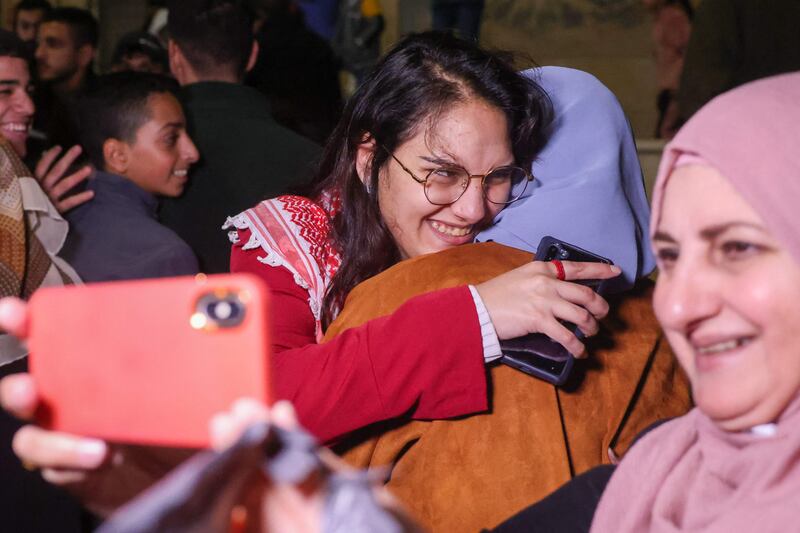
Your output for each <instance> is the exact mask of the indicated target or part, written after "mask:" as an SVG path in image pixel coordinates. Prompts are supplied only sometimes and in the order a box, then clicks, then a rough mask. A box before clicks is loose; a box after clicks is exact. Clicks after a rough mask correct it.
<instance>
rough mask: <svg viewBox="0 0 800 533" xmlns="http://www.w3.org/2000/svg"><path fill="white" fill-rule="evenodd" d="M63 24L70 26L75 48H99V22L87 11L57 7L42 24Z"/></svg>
mask: <svg viewBox="0 0 800 533" xmlns="http://www.w3.org/2000/svg"><path fill="white" fill-rule="evenodd" d="M47 22H61V23H63V24H66V25H67V26H69V29H70V33H71V34H72V41H73V43H74V45H75V48H80V47H81V46H83V45H85V44H88V45H91V46H92V48H97V20H95V18H94V16H93V15H92V13H91V12H90V11H88V10H86V9H80V8H77V7H57V8H55V9H53V10H52V11H50V12H48V13H46V14H45V16H44V18H43V19H42V24H45V23H47Z"/></svg>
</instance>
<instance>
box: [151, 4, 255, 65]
mask: <svg viewBox="0 0 800 533" xmlns="http://www.w3.org/2000/svg"><path fill="white" fill-rule="evenodd" d="M167 7H168V8H169V17H168V19H167V32H168V33H169V38H170V39H172V40H173V41H175V43H176V44H177V45H178V46H179V47H180V49H181V52H183V55H184V56H185V57H186V59H187V60H188V61H189V63H191V65H192V68H194V69H195V70H196V71H197V72H198V73H199V74H201V75H204V74H206V75H207V74H212V73H215V72H219V71H221V70H223V71H226V72H230V73H233V74H235V75H236V76H237V77H240V76H242V75H243V74H244V72H245V68H246V67H247V59H248V58H249V57H250V50H251V49H252V47H253V15H252V11H251V10H250V9H248V8H247V7H246V6H245V5H244V4H243V2H241V1H239V0H168V1H167Z"/></svg>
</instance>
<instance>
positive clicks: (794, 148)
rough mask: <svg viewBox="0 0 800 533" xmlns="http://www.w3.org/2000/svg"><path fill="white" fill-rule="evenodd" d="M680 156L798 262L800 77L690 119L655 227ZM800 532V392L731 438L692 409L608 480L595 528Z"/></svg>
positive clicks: (673, 152)
mask: <svg viewBox="0 0 800 533" xmlns="http://www.w3.org/2000/svg"><path fill="white" fill-rule="evenodd" d="M682 155H684V157H685V155H689V156H692V157H694V156H696V157H699V158H701V159H702V160H704V161H706V162H707V164H709V165H711V166H713V167H714V168H716V169H717V170H718V171H719V172H720V173H721V174H722V175H723V176H725V178H726V179H728V180H729V182H730V183H731V184H732V185H733V186H734V188H735V189H736V190H737V191H738V192H739V193H740V194H741V195H742V197H744V199H745V200H747V202H748V203H749V204H750V205H751V206H752V207H753V208H754V209H755V211H756V212H757V213H758V214H759V216H761V218H762V219H763V220H764V223H765V224H766V226H767V227H768V228H769V230H770V231H771V232H772V234H773V235H774V236H775V237H776V238H777V239H778V240H779V241H780V242H781V243H782V244H783V246H785V247H786V249H787V250H789V252H790V253H791V254H792V256H793V257H794V258H795V260H796V261H797V262H798V263H800V216H798V215H797V213H798V211H799V210H800V73H793V74H784V75H781V76H775V77H772V78H767V79H764V80H759V81H756V82H753V83H750V84H747V85H744V86H742V87H739V88H737V89H734V90H733V91H730V92H728V93H725V94H723V95H721V96H719V97H717V98H715V99H714V100H712V101H711V102H710V103H709V104H707V105H706V106H705V107H703V108H702V109H701V110H700V111H699V112H698V113H697V114H696V115H695V116H694V117H692V119H691V120H690V121H689V122H688V123H687V124H686V125H685V126H684V127H683V128H682V129H681V131H679V132H678V134H677V136H676V137H675V139H674V140H673V141H672V142H671V143H670V144H669V145H668V146H667V147H666V149H665V152H664V157H663V159H662V161H661V166H660V168H659V174H658V178H657V180H656V186H655V191H654V195H653V212H652V219H651V224H650V229H651V231H654V230H655V228H656V227H657V226H658V221H659V217H660V214H661V207H662V202H663V198H664V189H665V187H666V184H667V181H668V179H669V176H670V174H671V173H672V171H673V169H674V168H675V164H676V162H677V161H678V160H679V158H680V157H681V156H682ZM708 201H709V202H713V201H714V199H713V198H709V199H708ZM798 326H800V325H798ZM787 342H792V339H787ZM758 429H768V430H769V431H767V432H766V433H767V434H764V432H759V431H756V430H758ZM798 524H800V394H798V395H797V396H796V397H795V399H794V401H793V402H792V403H791V404H790V405H789V406H788V407H787V408H786V409H785V410H784V412H783V413H782V414H781V416H780V419H779V420H778V421H777V423H776V424H774V425H770V426H769V427H767V428H754V430H753V431H750V432H741V433H730V432H726V431H723V430H721V429H720V428H718V427H717V426H716V425H715V424H714V423H713V422H712V421H711V420H710V419H709V418H708V417H706V416H705V415H704V414H703V413H702V412H701V411H700V410H699V409H694V410H693V411H692V412H690V413H689V414H688V415H686V416H683V417H681V418H678V419H675V420H673V421H671V422H668V423H666V424H664V425H662V426H660V427H659V428H657V429H655V430H653V431H652V432H650V433H649V434H647V436H645V437H644V438H643V439H642V440H641V442H639V443H637V444H636V445H635V446H634V447H633V448H632V449H631V450H630V452H629V453H628V454H627V456H626V457H625V459H624V460H623V461H622V463H621V464H620V465H619V467H618V468H617V470H616V472H615V473H614V475H613V476H612V477H611V481H610V482H609V485H608V487H607V488H606V490H605V492H604V493H603V497H602V498H601V500H600V505H599V507H598V509H597V512H596V514H595V517H594V521H593V523H592V530H591V531H592V533H606V532H612V531H613V532H615V533H617V532H619V533H634V532H635V533H639V532H652V533H661V532H681V531H696V532H700V531H702V532H704V533H730V532H734V531H758V532H759V533H771V532H775V533H777V532H783V531H788V530H793V529H794V528H797V527H798Z"/></svg>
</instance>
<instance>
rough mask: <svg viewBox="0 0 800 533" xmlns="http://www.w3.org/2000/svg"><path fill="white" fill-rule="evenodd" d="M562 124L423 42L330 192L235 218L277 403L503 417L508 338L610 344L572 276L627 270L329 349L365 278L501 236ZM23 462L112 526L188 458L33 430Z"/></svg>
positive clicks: (337, 147)
mask: <svg viewBox="0 0 800 533" xmlns="http://www.w3.org/2000/svg"><path fill="white" fill-rule="evenodd" d="M549 115H550V106H549V101H548V99H547V97H546V95H545V93H544V92H543V91H542V90H541V89H540V88H539V87H538V86H537V85H536V84H535V83H533V82H531V81H530V80H529V79H528V78H526V77H524V76H522V75H519V74H518V73H517V72H516V71H515V70H514V69H513V67H512V66H511V64H510V63H509V62H507V61H506V60H505V59H504V58H502V57H500V56H498V55H495V54H491V53H488V52H486V51H483V50H481V49H479V48H477V47H476V46H475V45H474V44H471V43H467V42H463V41H460V40H458V39H456V38H454V37H451V36H447V35H440V34H420V35H415V36H410V37H408V38H406V39H404V40H403V41H402V42H400V43H399V44H398V45H397V47H395V48H394V49H393V50H392V51H391V52H390V53H389V54H388V55H387V56H386V57H385V58H384V59H383V60H382V61H381V63H380V64H379V65H378V66H377V68H376V69H375V71H373V73H372V74H371V75H370V76H368V77H367V79H366V80H365V82H364V84H363V85H362V86H361V87H360V88H359V89H358V91H357V92H356V94H355V95H354V96H353V97H352V98H351V100H350V101H349V103H348V105H347V108H346V110H345V112H344V115H343V118H342V120H341V121H340V123H339V125H338V126H337V128H336V130H335V131H334V133H333V134H332V136H331V139H330V141H329V143H328V145H327V148H326V150H325V152H324V154H323V160H322V162H321V164H320V168H319V172H318V179H317V180H316V182H315V191H314V193H313V194H311V195H310V196H309V197H308V198H303V197H299V196H282V197H278V198H274V199H271V200H266V201H264V202H261V203H259V204H258V205H256V206H255V207H254V208H252V209H249V210H247V211H245V212H243V213H241V214H239V215H237V216H235V217H231V218H230V219H229V220H228V222H227V224H226V228H227V229H228V230H229V231H230V236H231V239H232V240H233V241H234V243H235V244H234V246H233V250H232V256H231V270H233V271H238V272H245V271H246V272H253V273H255V274H256V275H258V276H261V277H262V278H263V279H264V280H265V281H266V282H267V283H268V284H269V287H270V289H271V292H272V306H271V309H272V317H271V320H272V323H271V324H270V327H271V331H272V340H273V370H274V372H273V376H274V377H273V379H274V385H275V389H274V390H275V392H276V396H277V398H278V399H290V400H291V401H292V402H294V404H295V405H296V409H297V411H298V415H299V418H300V421H301V422H302V423H303V424H304V425H306V427H308V428H309V429H310V430H311V431H312V432H313V433H315V434H316V436H317V437H318V438H320V439H321V440H323V441H330V440H331V439H334V438H336V437H339V436H341V435H344V434H345V433H348V432H350V431H352V430H355V429H358V428H362V427H364V426H366V425H368V424H371V423H374V422H378V421H383V420H389V419H393V418H397V417H401V416H405V417H414V418H420V419H441V418H450V417H456V416H461V415H468V414H472V413H476V412H481V411H485V410H486V409H487V408H488V399H487V398H488V396H487V382H486V371H485V368H484V364H485V363H486V362H488V361H492V360H494V359H496V358H497V357H499V356H500V350H499V339H508V338H513V337H517V336H521V335H524V334H527V333H532V332H542V333H545V334H547V335H549V336H550V337H552V338H554V339H555V340H557V341H558V342H561V343H562V344H564V345H565V346H566V347H567V348H568V349H569V350H570V352H572V353H573V354H575V355H576V356H582V355H583V354H584V346H583V344H582V343H581V341H580V340H579V339H577V338H576V337H575V335H573V334H572V333H571V332H570V331H569V330H567V329H566V328H565V327H564V326H563V325H562V324H561V322H560V321H562V320H566V321H569V322H572V323H575V324H577V325H578V326H579V327H580V329H581V330H582V331H583V332H584V333H586V334H588V335H592V334H594V333H596V332H597V330H598V324H597V321H598V319H599V318H601V317H603V316H604V315H605V314H606V313H607V311H608V304H607V303H606V302H605V301H604V300H603V299H602V298H601V297H600V296H598V295H596V294H595V293H594V292H593V291H592V290H590V289H589V288H588V287H585V286H583V285H579V284H577V283H573V282H571V281H569V280H580V279H606V278H611V277H613V276H616V275H617V274H619V272H620V271H619V269H618V268H616V267H611V266H608V265H603V264H598V263H569V262H566V261H565V262H564V263H563V265H558V267H557V266H556V265H553V264H549V263H542V262H531V263H529V264H527V265H525V266H523V267H520V268H518V269H516V270H512V271H510V272H508V273H506V274H503V275H501V276H498V277H496V278H494V279H491V280H489V281H487V282H485V283H482V284H479V285H477V286H461V287H453V288H449V289H444V290H440V291H436V292H432V293H428V294H424V295H421V296H418V297H415V298H412V299H410V300H408V301H407V302H406V303H405V304H404V305H403V306H401V307H400V308H399V309H398V310H397V311H395V312H394V313H393V314H391V315H389V316H385V317H382V318H378V319H375V320H371V321H369V322H367V323H365V324H363V325H361V326H359V327H354V328H352V329H349V330H347V331H345V332H344V333H341V334H339V335H338V336H336V337H335V338H334V339H333V340H331V341H330V342H327V343H324V344H319V341H320V339H321V338H322V333H323V330H324V329H325V327H326V326H327V325H328V324H329V323H330V321H331V320H332V319H333V317H334V316H335V315H336V313H337V310H338V309H340V308H342V307H343V306H344V304H345V300H346V297H347V294H348V293H349V292H350V291H351V290H352V289H353V288H354V287H355V286H356V285H357V284H359V283H360V282H361V281H363V280H366V279H367V278H370V277H372V276H374V275H376V274H378V273H380V272H382V271H385V270H386V269H388V268H390V267H391V266H392V265H394V264H396V263H398V262H399V261H402V260H404V259H407V258H412V257H416V256H419V255H422V254H427V253H432V252H437V251H440V250H445V249H448V248H451V247H453V246H458V245H461V244H466V243H469V242H471V241H472V240H473V238H474V235H475V234H476V233H477V232H478V231H480V230H481V229H484V228H486V227H487V226H488V225H490V224H491V223H492V220H493V218H494V217H495V215H497V214H498V213H499V212H500V211H501V210H502V209H503V207H504V206H506V205H508V204H509V203H511V202H513V201H514V200H515V199H516V198H517V197H518V195H520V194H521V192H522V190H523V189H524V187H521V186H519V185H520V183H528V182H529V181H530V180H531V179H533V178H532V177H531V176H530V175H529V172H528V169H530V168H531V163H532V162H533V160H534V158H535V157H536V154H537V152H538V150H539V148H540V147H541V146H543V144H544V139H543V133H542V132H543V131H544V129H545V127H546V126H547V124H548V121H549ZM265 149H269V147H265ZM401 162H402V163H401ZM514 185H517V187H513V186H514ZM512 190H513V191H514V193H512V192H511V191H512ZM559 278H560V279H559ZM25 313H26V311H25V308H24V304H23V303H22V302H19V301H9V300H4V301H2V302H0V322H1V323H2V324H3V327H4V328H5V329H7V330H9V331H14V332H16V333H22V332H23V331H24V327H23V326H22V325H21V324H22V323H23V322H24V320H25ZM0 398H1V399H2V403H3V406H4V407H5V408H6V409H8V410H10V411H12V412H14V413H15V414H17V415H18V416H20V417H23V418H25V417H29V416H30V415H31V414H32V413H33V411H34V410H35V409H36V406H37V405H38V403H39V401H40V399H39V397H38V395H37V393H36V390H35V386H34V384H33V383H32V381H31V380H30V377H29V376H25V375H19V376H15V377H14V379H11V378H6V379H5V380H3V381H2V382H0ZM14 449H15V452H16V453H17V455H18V456H19V457H20V459H21V460H22V461H23V462H24V464H25V465H27V466H28V467H30V468H41V469H42V474H43V476H44V477H45V478H46V479H47V480H49V481H51V482H53V483H56V484H59V485H63V486H65V487H67V488H69V489H70V490H71V491H72V492H73V493H75V494H76V495H77V496H78V497H79V498H80V499H81V501H82V502H83V503H84V504H85V505H87V506H88V507H89V508H90V509H91V510H92V511H94V512H96V513H98V514H100V515H107V514H109V513H110V512H111V511H113V510H114V509H115V508H116V507H117V506H119V505H120V504H122V503H125V502H126V501H127V500H129V499H130V498H131V497H133V496H135V495H136V494H137V493H139V492H140V491H141V490H143V489H144V488H146V487H147V486H148V485H150V484H151V483H152V482H153V481H154V480H155V479H157V478H158V477H160V476H161V475H163V473H165V472H166V471H167V470H168V468H170V467H171V466H173V465H174V464H176V461H177V460H178V459H179V456H180V454H166V455H165V452H164V451H159V450H151V449H149V448H146V447H139V448H131V447H121V446H115V445H110V444H108V443H105V442H103V441H100V440H97V439H93V438H87V437H81V436H75V435H66V434H62V433H55V432H52V431H47V430H45V429H43V428H39V427H36V426H33V425H29V426H25V427H24V428H22V429H21V430H20V431H18V432H17V434H16V436H15V438H14Z"/></svg>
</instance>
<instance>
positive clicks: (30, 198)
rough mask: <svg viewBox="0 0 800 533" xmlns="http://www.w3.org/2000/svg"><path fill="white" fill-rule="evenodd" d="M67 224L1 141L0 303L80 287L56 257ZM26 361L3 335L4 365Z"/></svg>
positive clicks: (0, 351)
mask: <svg viewBox="0 0 800 533" xmlns="http://www.w3.org/2000/svg"><path fill="white" fill-rule="evenodd" d="M67 227H68V226H67V222H66V221H65V220H64V219H63V218H62V217H61V215H59V214H58V212H57V211H56V209H55V207H53V205H52V204H51V203H50V201H49V199H48V198H47V196H46V195H45V193H44V192H43V191H42V189H41V188H40V187H39V184H38V182H37V181H36V180H35V179H34V178H33V177H32V174H31V172H30V171H29V170H28V169H27V168H26V167H25V165H24V164H23V163H22V161H21V160H20V159H19V156H18V155H17V153H16V152H15V151H14V149H13V148H12V146H11V145H10V144H9V143H8V142H7V141H6V140H5V139H3V138H2V137H0V297H4V296H16V297H18V298H23V299H27V298H29V297H30V295H31V294H32V293H33V291H35V290H36V289H37V288H39V287H40V286H43V285H63V284H67V283H75V282H79V278H78V276H77V274H75V272H74V270H72V268H71V267H69V265H67V264H66V263H65V262H64V261H62V260H61V259H59V258H58V257H56V256H55V254H56V253H57V252H58V251H59V250H60V249H61V246H62V245H63V244H64V239H65V238H66V236H67ZM23 355H25V350H24V349H23V348H22V347H21V346H20V345H19V344H17V343H16V342H15V341H14V339H12V338H11V337H9V336H7V335H0V364H4V363H8V362H11V361H13V360H15V359H18V358H19V357H21V356H23Z"/></svg>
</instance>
